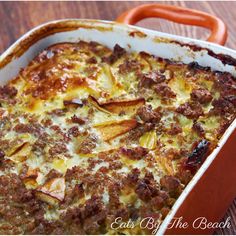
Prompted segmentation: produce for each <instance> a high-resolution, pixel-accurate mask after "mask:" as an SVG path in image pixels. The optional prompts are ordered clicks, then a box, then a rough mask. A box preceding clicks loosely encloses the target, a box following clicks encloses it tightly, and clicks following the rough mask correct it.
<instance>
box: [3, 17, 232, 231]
mask: <svg viewBox="0 0 236 236" xmlns="http://www.w3.org/2000/svg"><path fill="white" fill-rule="evenodd" d="M72 20H75V21H77V22H79V23H80V28H79V29H77V30H73V31H67V32H60V33H55V34H53V35H50V36H47V37H45V38H43V39H41V40H39V41H37V42H36V43H35V44H33V45H32V46H31V47H30V48H29V49H28V50H27V51H26V52H25V53H24V54H23V55H21V56H20V57H19V58H14V60H12V61H11V62H10V63H9V64H7V65H6V66H5V67H4V68H2V69H1V70H0V85H3V84H5V83H7V81H9V80H11V79H12V78H14V77H15V76H16V75H17V74H18V73H19V70H20V69H21V68H23V67H25V66H27V64H28V63H29V62H30V61H31V60H32V59H33V58H34V57H35V56H36V55H37V54H38V53H39V52H40V51H42V50H43V49H45V48H47V47H48V46H50V45H52V44H56V43H61V42H78V41H79V40H84V41H96V42H99V43H101V44H104V45H106V46H107V47H109V48H113V46H114V45H115V44H116V43H118V44H119V45H120V46H122V47H124V48H126V49H127V50H129V51H146V52H148V53H151V54H154V55H157V56H159V57H163V58H167V59H171V60H177V61H182V62H184V63H190V62H192V61H196V62H198V63H199V64H200V65H202V66H210V67H211V68H212V69H213V70H218V71H228V72H230V73H232V74H233V75H235V76H236V69H235V67H234V66H230V65H224V64H223V63H222V62H221V61H220V60H218V59H216V58H214V57H212V56H209V55H208V53H207V50H204V49H203V50H200V51H192V50H191V49H190V48H189V47H186V46H181V45H179V44H177V43H170V42H168V40H163V38H166V39H171V40H176V41H180V42H183V43H188V44H195V45H198V46H200V47H203V48H208V49H211V50H212V51H213V52H215V53H222V54H227V55H230V56H232V57H234V58H236V53H235V52H234V51H233V50H231V49H227V48H225V47H222V46H219V45H216V44H212V43H208V42H204V41H200V40H194V39H190V38H185V37H181V36H176V35H171V34H165V33H161V32H158V31H153V30H147V29H143V28H140V27H135V26H126V25H122V24H117V23H114V22H108V21H98V20H83V19H80V20H78V19H72ZM64 21H66V20H60V21H53V22H49V23H46V24H45V25H48V24H53V23H56V22H64ZM45 25H40V26H38V27H36V28H34V29H33V30H31V31H29V32H28V33H26V34H25V35H24V36H22V37H21V38H20V39H19V40H17V41H16V43H14V44H13V45H12V46H11V47H10V48H9V49H8V50H6V51H5V53H3V54H2V55H1V56H0V61H1V60H3V59H4V58H5V57H6V56H7V55H9V54H10V53H11V52H12V50H13V49H14V48H15V47H16V46H17V45H18V44H19V43H20V42H21V41H23V40H24V39H26V38H28V37H29V36H30V35H31V34H33V33H34V32H35V31H38V30H40V29H41V28H42V27H43V26H45ZM81 25H82V26H83V25H84V26H90V27H89V28H88V27H84V28H83V27H81ZM96 26H102V27H103V28H111V27H112V30H107V31H104V30H101V31H100V30H99V29H97V28H96ZM132 31H141V32H143V33H145V34H146V35H147V36H146V37H138V36H136V37H132V36H130V35H129V33H130V32H132ZM158 39H159V40H158ZM235 127H236V120H235V121H234V122H233V123H232V124H231V125H230V127H229V128H228V129H227V131H226V133H225V134H224V135H223V137H222V139H221V141H220V143H219V146H218V147H217V148H216V149H215V150H214V151H213V152H212V153H211V155H210V156H209V157H208V158H207V160H206V161H205V162H204V163H203V165H202V166H201V168H200V169H199V170H198V172H197V174H196V175H195V176H194V178H193V179H192V180H191V182H190V183H189V184H188V186H187V187H186V188H185V190H184V191H183V193H182V194H181V195H180V197H179V198H178V200H177V201H176V203H175V204H174V206H173V208H172V210H171V212H170V213H169V215H168V216H167V217H166V218H165V220H164V222H163V223H162V225H161V227H160V229H159V231H158V232H157V234H163V233H164V232H165V230H166V228H167V226H168V224H169V223H170V221H171V219H172V218H173V216H174V215H175V213H176V211H177V210H178V208H179V206H180V205H181V204H182V203H183V201H184V199H185V198H186V196H187V195H188V193H189V192H190V191H191V189H192V188H193V187H194V186H195V184H196V183H197V181H198V180H199V179H200V178H201V176H202V175H203V174H204V172H205V171H206V169H207V168H208V167H209V165H210V164H211V162H212V161H213V160H214V158H215V157H216V155H217V154H218V152H219V151H220V149H221V147H222V146H223V145H224V143H225V142H226V140H227V139H228V137H229V136H230V134H231V133H232V132H233V131H234V129H235Z"/></svg>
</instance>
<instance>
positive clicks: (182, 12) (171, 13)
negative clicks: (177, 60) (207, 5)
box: [116, 4, 227, 45]
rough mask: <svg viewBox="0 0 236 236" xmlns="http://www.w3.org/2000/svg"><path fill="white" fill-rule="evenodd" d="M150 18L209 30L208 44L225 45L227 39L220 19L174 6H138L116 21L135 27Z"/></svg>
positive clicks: (225, 29) (224, 27) (225, 28)
mask: <svg viewBox="0 0 236 236" xmlns="http://www.w3.org/2000/svg"><path fill="white" fill-rule="evenodd" d="M149 17H157V18H162V19H167V20H170V21H173V22H177V23H181V24H185V25H195V26H201V27H204V28H207V29H209V30H211V34H210V36H209V38H208V39H207V41H208V42H213V43H217V44H220V45H224V44H225V42H226V39H227V27H226V25H225V23H224V22H223V21H222V20H221V19H219V18H218V17H216V16H213V15H210V14H207V13H205V12H202V11H197V10H192V9H189V8H184V7H178V6H172V5H164V4H145V5H141V6H137V7H135V8H133V9H131V10H128V11H126V12H124V13H123V14H122V15H120V16H119V17H118V18H117V19H116V21H117V22H119V23H125V24H130V25H133V24H136V23H137V22H138V21H140V20H142V19H145V18H149Z"/></svg>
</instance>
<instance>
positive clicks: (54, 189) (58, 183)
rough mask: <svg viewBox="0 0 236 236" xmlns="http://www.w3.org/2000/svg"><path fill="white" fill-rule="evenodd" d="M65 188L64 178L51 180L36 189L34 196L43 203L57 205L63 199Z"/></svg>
mask: <svg viewBox="0 0 236 236" xmlns="http://www.w3.org/2000/svg"><path fill="white" fill-rule="evenodd" d="M65 188H66V185H65V179H64V178H53V179H50V180H48V181H46V183H45V184H44V185H42V186H40V187H39V188H38V189H37V191H36V196H37V197H38V198H39V199H40V200H41V201H43V202H47V203H48V204H50V205H57V204H58V203H59V202H60V201H63V199H64V197H65Z"/></svg>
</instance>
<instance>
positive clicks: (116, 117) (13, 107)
mask: <svg viewBox="0 0 236 236" xmlns="http://www.w3.org/2000/svg"><path fill="white" fill-rule="evenodd" d="M235 116H236V80H235V78H234V77H233V76H232V75H231V74H230V73H227V72H219V71H212V70H211V69H210V68H208V67H202V66H200V65H198V64H197V63H196V62H193V63H190V64H183V63H181V62H175V61H171V60H167V59H163V58H159V57H158V55H157V56H153V55H150V54H148V53H146V52H127V51H126V50H125V49H124V48H122V47H120V46H119V45H115V47H114V48H113V49H112V50H111V49H109V48H107V47H105V46H103V45H101V44H98V43H96V42H83V41H80V42H78V43H61V44H56V45H53V46H51V47H49V48H47V49H45V50H44V51H43V52H41V53H40V54H39V55H38V56H37V57H36V58H35V59H33V60H32V61H31V62H30V63H29V65H28V66H27V67H25V68H24V69H22V70H21V71H20V73H19V75H18V76H17V77H16V78H13V80H11V81H10V82H9V83H8V84H6V85H4V86H2V87H0V234H150V233H152V231H149V230H148V227H145V223H144V221H143V220H144V219H145V218H147V217H152V218H154V219H155V221H157V222H160V224H161V222H162V221H163V220H164V218H165V217H166V216H167V214H168V212H169V211H170V210H171V208H172V206H173V204H174V203H175V201H176V199H177V198H178V197H179V195H180V194H181V192H182V191H183V190H184V188H185V186H186V185H187V184H188V182H189V181H190V180H191V179H192V177H193V176H194V174H195V173H196V171H197V170H198V169H199V167H200V166H201V164H202V163H203V162H204V160H205V159H206V158H207V156H208V155H209V154H210V153H211V152H212V150H213V149H215V148H216V146H217V144H218V142H219V139H220V138H221V137H222V135H223V134H224V132H225V130H226V129H227V127H228V126H229V125H230V124H231V123H232V121H233V120H234V119H235ZM121 221H122V222H131V223H132V227H119V223H118V222H121ZM114 222H115V223H114Z"/></svg>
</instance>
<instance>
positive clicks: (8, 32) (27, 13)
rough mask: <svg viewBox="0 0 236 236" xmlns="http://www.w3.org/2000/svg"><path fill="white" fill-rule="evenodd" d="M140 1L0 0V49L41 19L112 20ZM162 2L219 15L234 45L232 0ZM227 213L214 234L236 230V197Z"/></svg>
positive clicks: (174, 27) (200, 32) (167, 26)
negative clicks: (224, 222) (227, 226)
mask: <svg viewBox="0 0 236 236" xmlns="http://www.w3.org/2000/svg"><path fill="white" fill-rule="evenodd" d="M142 3H144V2H0V22H1V27H0V35H1V40H0V53H2V52H3V51H4V50H5V49H6V48H7V47H8V46H10V45H11V44H12V43H13V42H14V41H15V40H16V39H18V38H19V37H20V36H21V35H22V34H24V33H25V32H27V31H28V30H30V29H31V28H32V27H35V26H37V25H39V24H41V23H43V22H47V21H50V20H54V19H62V18H90V19H91V18H93V19H104V20H114V19H116V17H117V16H118V15H119V14H121V13H122V12H124V11H125V10H127V9H129V8H131V7H133V6H137V5H140V4H142ZM145 3H147V2H145ZM162 3H167V4H174V5H179V6H184V7H189V8H194V9H198V10H202V11H205V12H209V13H211V14H214V15H216V16H218V17H220V18H221V19H223V20H224V21H225V23H226V24H227V25H228V29H229V37H228V40H227V43H226V46H227V47H230V48H232V49H236V14H235V10H236V2H223V1H222V2H184V1H178V2H171V1H168V2H162ZM138 25H140V26H143V27H146V28H151V29H155V30H159V31H163V32H169V33H173V34H178V35H183V36H189V37H192V38H198V39H205V38H207V34H208V32H207V30H205V29H201V28H198V27H191V26H184V25H179V24H176V23H172V22H167V21H165V20H158V19H148V20H144V21H142V22H140V23H139V24H138ZM235 187H236V186H235ZM222 201H223V199H222ZM229 216H230V217H231V224H232V227H231V229H223V230H217V231H216V234H236V199H235V200H234V202H233V203H232V205H231V206H230V207H229V209H228V211H227V212H226V215H225V218H224V219H226V218H227V217H229Z"/></svg>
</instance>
